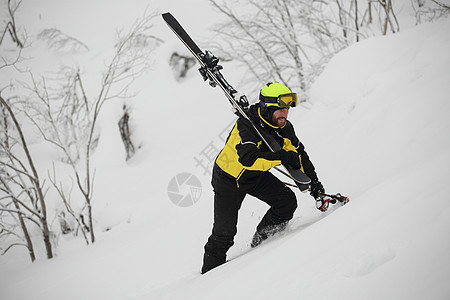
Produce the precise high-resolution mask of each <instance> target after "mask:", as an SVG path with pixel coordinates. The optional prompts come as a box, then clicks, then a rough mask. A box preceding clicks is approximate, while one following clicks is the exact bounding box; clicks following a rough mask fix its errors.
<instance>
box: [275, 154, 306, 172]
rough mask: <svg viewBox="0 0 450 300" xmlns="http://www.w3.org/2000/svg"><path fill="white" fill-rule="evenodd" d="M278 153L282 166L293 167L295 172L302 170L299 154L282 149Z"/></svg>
mask: <svg viewBox="0 0 450 300" xmlns="http://www.w3.org/2000/svg"><path fill="white" fill-rule="evenodd" d="M278 153H279V154H280V159H281V164H282V165H284V166H291V167H292V168H293V169H294V170H298V169H300V168H301V164H300V157H299V155H298V153H297V152H294V151H286V150H283V149H281V150H280V151H278Z"/></svg>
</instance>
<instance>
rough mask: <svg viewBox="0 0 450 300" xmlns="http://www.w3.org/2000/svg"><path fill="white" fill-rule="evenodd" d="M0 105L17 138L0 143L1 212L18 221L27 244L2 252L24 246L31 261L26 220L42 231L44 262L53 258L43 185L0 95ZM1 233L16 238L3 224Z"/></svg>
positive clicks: (30, 245)
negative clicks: (16, 147)
mask: <svg viewBox="0 0 450 300" xmlns="http://www.w3.org/2000/svg"><path fill="white" fill-rule="evenodd" d="M0 104H1V106H2V107H3V108H4V109H6V111H7V112H8V114H9V117H10V119H11V121H12V124H13V125H14V127H15V131H16V132H17V135H18V138H17V139H14V142H12V137H11V135H9V137H8V138H3V139H2V140H1V141H0V150H1V154H2V155H1V158H2V159H1V160H0V168H1V173H0V178H1V180H0V189H1V190H2V191H3V192H4V193H5V196H4V197H2V198H1V200H2V204H1V207H0V211H2V212H8V213H11V214H12V217H13V218H14V217H15V218H17V219H18V221H19V222H18V223H19V224H20V226H21V228H22V231H23V235H24V239H25V240H26V244H21V243H14V244H12V245H10V246H9V247H8V248H7V249H6V250H4V253H5V252H6V251H8V250H9V249H10V248H11V247H12V246H14V245H25V246H26V247H27V248H28V250H29V252H30V257H31V260H32V261H34V259H35V256H34V251H33V245H32V243H31V239H30V236H29V234H28V229H27V226H26V224H25V219H27V220H30V221H32V222H33V223H35V224H36V225H38V226H39V228H40V229H41V231H42V235H43V239H44V244H45V248H46V251H47V258H52V257H53V250H52V244H51V240H50V230H49V225H48V221H47V208H46V202H45V192H44V184H43V183H41V180H40V177H39V174H38V172H37V169H36V166H35V163H34V161H33V158H32V156H31V153H30V150H29V147H28V144H27V141H26V139H25V135H24V133H23V131H22V127H21V125H20V123H19V121H18V120H17V118H16V114H15V113H14V111H13V109H12V108H11V105H10V104H9V103H8V101H7V100H5V99H4V98H3V97H2V96H1V95H0ZM5 117H6V116H4V115H3V118H4V119H5ZM5 141H7V142H5ZM16 145H17V146H18V148H19V149H20V150H21V151H22V152H23V153H22V156H19V155H18V154H16V153H15V152H16V151H13V147H15V146H16ZM5 200H6V201H8V200H10V202H9V203H12V204H13V205H14V208H13V209H11V208H10V207H9V206H10V204H9V203H7V204H4V203H5V202H4V201H5ZM2 220H3V219H2ZM1 231H2V232H6V233H8V234H13V235H16V236H19V235H18V234H17V231H12V230H8V228H7V227H6V226H5V223H3V222H2V230H1Z"/></svg>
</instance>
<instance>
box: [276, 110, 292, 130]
mask: <svg viewBox="0 0 450 300" xmlns="http://www.w3.org/2000/svg"><path fill="white" fill-rule="evenodd" d="M288 113H289V108H283V109H277V110H276V111H275V112H274V113H273V115H272V124H273V125H274V126H277V127H283V126H284V125H286V119H287V116H288Z"/></svg>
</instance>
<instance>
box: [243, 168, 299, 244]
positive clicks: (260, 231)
mask: <svg viewBox="0 0 450 300" xmlns="http://www.w3.org/2000/svg"><path fill="white" fill-rule="evenodd" d="M249 194H251V195H252V196H255V197H257V198H258V199H260V200H262V201H264V202H265V203H267V204H268V205H269V206H270V208H269V210H268V211H267V212H266V214H265V215H264V217H263V218H262V220H261V222H260V223H259V224H258V226H257V228H256V233H255V235H254V237H253V240H252V243H251V246H252V247H256V246H258V245H259V244H261V243H262V242H263V241H264V240H265V239H267V238H268V237H270V236H272V235H274V234H275V233H277V232H280V231H282V230H284V229H285V228H286V226H287V224H288V222H289V220H291V219H292V217H293V216H294V212H295V210H296V209H297V198H296V197H295V194H294V192H293V191H292V190H291V189H290V188H288V187H287V186H286V185H285V184H284V183H282V182H281V181H280V180H279V179H278V178H276V177H275V176H274V175H273V174H271V173H269V172H266V173H265V174H264V177H263V178H262V180H261V181H260V182H259V184H258V185H257V187H256V188H255V189H254V190H253V191H252V192H250V193H249Z"/></svg>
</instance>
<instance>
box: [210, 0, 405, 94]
mask: <svg viewBox="0 0 450 300" xmlns="http://www.w3.org/2000/svg"><path fill="white" fill-rule="evenodd" d="M210 2H211V3H212V5H213V6H214V7H215V8H216V9H217V10H218V11H219V12H221V13H222V14H224V15H225V16H226V17H227V19H228V20H227V21H225V22H223V23H221V24H219V25H218V26H217V27H216V28H215V29H214V31H215V32H216V33H217V34H218V35H219V36H220V37H221V38H220V39H219V40H220V45H219V46H218V47H217V49H220V50H218V51H219V52H220V54H222V55H223V56H228V57H230V58H232V59H234V60H236V61H239V62H241V63H243V64H244V65H245V66H246V68H247V70H248V72H247V76H246V78H245V79H247V80H248V81H251V82H254V83H255V84H254V85H250V89H251V90H252V92H253V91H255V90H256V89H257V88H258V87H259V86H260V85H261V82H263V83H264V82H269V81H279V82H281V83H283V84H285V85H287V86H289V87H291V88H292V89H295V90H301V91H302V93H301V94H300V95H301V97H302V98H301V100H303V101H305V100H306V99H307V98H308V90H309V87H310V86H311V84H312V82H313V81H314V79H315V78H316V77H317V76H318V75H319V74H320V73H321V72H322V70H323V68H324V66H325V64H326V63H327V62H328V61H329V59H330V58H331V57H332V56H333V55H334V54H335V53H337V52H338V51H340V50H342V49H343V48H345V47H347V46H349V45H351V44H352V43H355V42H358V41H360V40H362V39H365V38H367V36H369V35H371V33H370V29H369V28H365V27H364V26H365V25H369V24H372V23H370V22H374V21H373V19H371V17H372V13H373V11H374V9H373V6H375V5H376V10H377V13H379V16H381V14H383V17H384V18H383V21H382V30H383V33H384V34H385V33H386V30H387V28H388V27H387V26H388V25H390V28H391V29H392V31H393V32H396V31H398V30H399V28H398V27H399V26H398V23H397V20H396V17H395V14H394V11H393V8H392V3H391V0H370V1H369V2H366V1H364V2H363V3H368V7H367V8H366V7H365V6H364V5H361V3H360V2H361V1H358V0H351V1H344V0H334V1H320V0H258V1H257V0H249V1H246V2H245V3H244V2H237V1H233V0H210ZM241 6H242V7H241ZM364 9H366V11H365V13H364V14H363V13H362V11H364ZM367 18H369V19H370V20H369V21H370V22H369V21H367ZM395 25H397V26H395ZM224 45H226V46H224Z"/></svg>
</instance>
